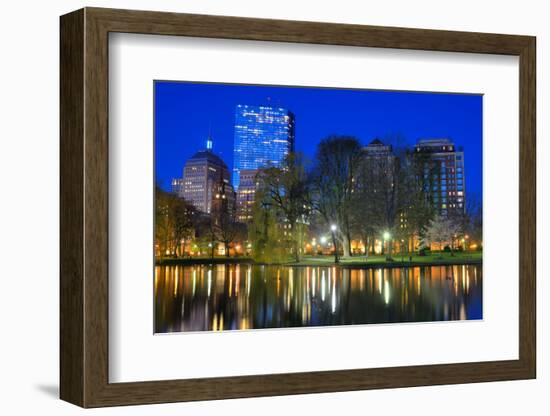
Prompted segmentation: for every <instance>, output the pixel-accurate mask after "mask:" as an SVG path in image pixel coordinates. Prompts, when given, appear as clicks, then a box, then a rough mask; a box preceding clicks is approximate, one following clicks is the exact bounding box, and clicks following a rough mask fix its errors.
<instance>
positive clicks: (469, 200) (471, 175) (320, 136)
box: [152, 81, 483, 333]
mask: <svg viewBox="0 0 550 416" xmlns="http://www.w3.org/2000/svg"><path fill="white" fill-rule="evenodd" d="M482 109H483V96H482V95H481V94H454V93H439V92H438V93H434V92H412V91H410V92H409V91H386V90H365V89H343V88H321V87H315V86H311V87H306V86H268V85H242V84H226V83H204V82H187V81H155V82H154V118H155V126H154V152H155V156H154V158H155V183H154V184H152V186H154V195H155V198H154V199H155V219H154V256H155V268H154V276H153V278H154V299H155V309H154V314H155V319H154V322H155V327H154V332H155V333H174V332H175V333H177V332H191V331H226V330H248V329H266V328H293V327H322V326H334V325H365V324H388V323H392V324H398V323H411V322H436V321H466V320H480V319H482V318H483V313H482V311H483V304H482V300H483V296H482V286H483V272H482V271H483V268H482V253H483V238H482V203H483V201H482V195H483V190H482V182H483V169H482V141H483V137H482V135H483V122H482Z"/></svg>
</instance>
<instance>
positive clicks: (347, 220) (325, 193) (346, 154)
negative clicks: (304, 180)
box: [312, 136, 361, 256]
mask: <svg viewBox="0 0 550 416" xmlns="http://www.w3.org/2000/svg"><path fill="white" fill-rule="evenodd" d="M360 160H361V145H360V143H359V141H358V140H357V139H356V138H354V137H349V136H330V137H328V138H326V139H324V140H322V141H321V142H320V143H319V145H318V147H317V154H316V166H315V168H314V170H313V173H312V184H313V188H314V192H315V198H314V201H315V205H314V206H315V209H316V211H317V212H318V213H319V214H320V216H321V217H322V219H323V220H324V222H325V225H326V227H327V230H328V229H330V227H331V226H332V225H333V224H334V225H336V226H337V231H336V233H337V235H338V236H339V239H340V241H341V243H342V249H343V254H344V256H350V255H351V238H352V213H353V210H354V209H355V208H354V206H353V192H354V187H355V177H356V175H357V172H358V169H359V165H360Z"/></svg>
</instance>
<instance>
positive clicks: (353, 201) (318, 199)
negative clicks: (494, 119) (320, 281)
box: [155, 136, 481, 262]
mask: <svg viewBox="0 0 550 416" xmlns="http://www.w3.org/2000/svg"><path fill="white" fill-rule="evenodd" d="M391 141H393V145H394V146H393V151H392V152H386V153H384V152H365V151H364V150H363V146H362V145H361V144H360V142H359V141H358V140H357V139H356V138H354V137H347V136H331V137H328V138H326V139H324V140H322V141H321V142H320V143H319V145H318V147H317V151H316V153H315V156H314V159H313V160H312V161H308V160H306V159H305V158H304V156H303V155H301V154H298V153H291V154H289V155H288V157H287V158H286V159H285V161H284V163H283V164H282V166H279V167H275V166H268V167H266V168H264V169H261V170H260V171H259V173H258V177H257V182H258V184H259V185H258V189H257V190H256V195H255V203H254V207H253V215H252V216H253V220H252V221H251V222H250V223H249V224H241V223H238V222H237V221H236V216H235V210H234V209H232V207H230V206H228V200H227V199H221V200H219V201H214V203H213V205H212V210H211V211H212V212H211V214H210V215H205V214H201V213H199V212H197V211H196V210H195V209H194V208H193V206H192V205H190V204H189V203H188V202H186V201H184V200H183V199H181V198H178V197H177V196H176V195H174V194H170V193H167V192H164V191H162V190H161V189H160V188H159V187H157V189H156V214H155V215H156V219H155V222H156V226H155V233H156V236H155V237H156V244H157V246H158V247H157V248H158V251H159V253H161V254H162V255H169V256H175V257H182V256H184V255H185V253H184V252H183V247H185V245H186V242H188V241H191V240H193V241H194V242H198V243H199V244H200V245H203V246H204V245H207V246H208V247H209V249H210V254H211V255H212V256H213V255H214V250H215V247H216V246H217V245H218V244H219V243H222V244H223V246H224V247H225V254H226V255H229V249H230V246H231V245H232V244H234V242H236V241H238V242H240V243H242V244H243V245H244V243H245V242H246V244H247V246H248V245H249V244H250V245H251V247H252V254H253V256H254V257H255V259H256V260H259V261H265V262H278V261H287V260H288V258H289V257H292V258H293V259H294V260H295V261H299V260H300V258H301V255H302V254H303V252H304V246H305V243H306V241H309V240H310V239H311V238H314V237H319V236H323V235H324V236H328V237H329V238H331V239H332V243H333V245H334V247H338V248H340V249H341V251H342V254H343V255H344V256H351V255H352V254H353V253H352V250H351V242H352V240H362V241H363V243H364V244H365V246H366V248H367V250H366V251H367V255H368V253H372V252H374V247H375V241H381V240H386V241H385V243H384V245H383V248H384V249H385V250H386V255H387V256H388V257H391V255H392V250H393V248H394V246H395V243H399V246H400V247H401V250H403V248H404V247H406V248H407V251H408V250H415V249H418V248H419V247H418V245H414V242H418V241H421V243H422V244H424V245H427V246H430V245H433V244H436V245H439V246H440V247H441V248H442V247H443V246H445V245H450V248H451V249H453V248H455V243H456V242H457V241H460V237H461V236H463V235H465V234H469V235H470V238H471V240H475V241H481V205H480V204H479V203H478V201H476V200H475V198H474V197H473V196H470V197H469V198H468V205H467V206H466V209H455V210H452V209H449V210H448V214H447V215H445V216H440V215H439V212H438V210H437V209H436V204H435V201H434V198H435V196H434V192H432V190H433V189H434V185H436V183H437V181H438V175H439V173H440V165H439V164H438V163H433V161H432V160H431V159H430V156H429V155H426V154H423V153H416V152H410V151H409V150H408V149H407V148H406V147H405V146H402V145H401V144H400V143H399V138H393V139H391ZM380 144H381V143H380ZM383 236H384V237H383Z"/></svg>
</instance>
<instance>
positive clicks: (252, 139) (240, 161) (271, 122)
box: [233, 104, 294, 189]
mask: <svg viewBox="0 0 550 416" xmlns="http://www.w3.org/2000/svg"><path fill="white" fill-rule="evenodd" d="M292 151H294V114H293V113H292V112H290V111H289V110H288V109H286V108H281V107H270V106H255V105H241V104H239V105H237V108H236V111H235V138H234V147H233V186H234V187H235V188H236V189H238V188H239V185H240V177H241V171H242V170H255V169H259V168H262V167H266V166H281V164H282V162H283V161H284V159H285V157H286V156H287V155H288V154H289V152H292Z"/></svg>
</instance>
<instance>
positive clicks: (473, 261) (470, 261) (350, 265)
mask: <svg viewBox="0 0 550 416" xmlns="http://www.w3.org/2000/svg"><path fill="white" fill-rule="evenodd" d="M216 264H245V265H256V266H279V267H339V268H342V269H379V268H387V269H393V268H408V267H432V266H462V265H481V264H483V259H482V258H453V259H449V258H445V259H441V260H436V259H430V260H426V261H408V260H405V261H403V262H401V261H391V262H386V261H373V262H369V263H365V262H364V261H360V260H358V261H348V260H346V261H344V262H341V263H334V262H323V261H311V260H303V261H301V262H299V263H293V262H286V263H261V262H255V261H254V260H252V259H249V258H229V259H226V258H214V259H210V258H207V259H205V258H201V259H189V258H187V259H161V260H155V266H208V265H216Z"/></svg>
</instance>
